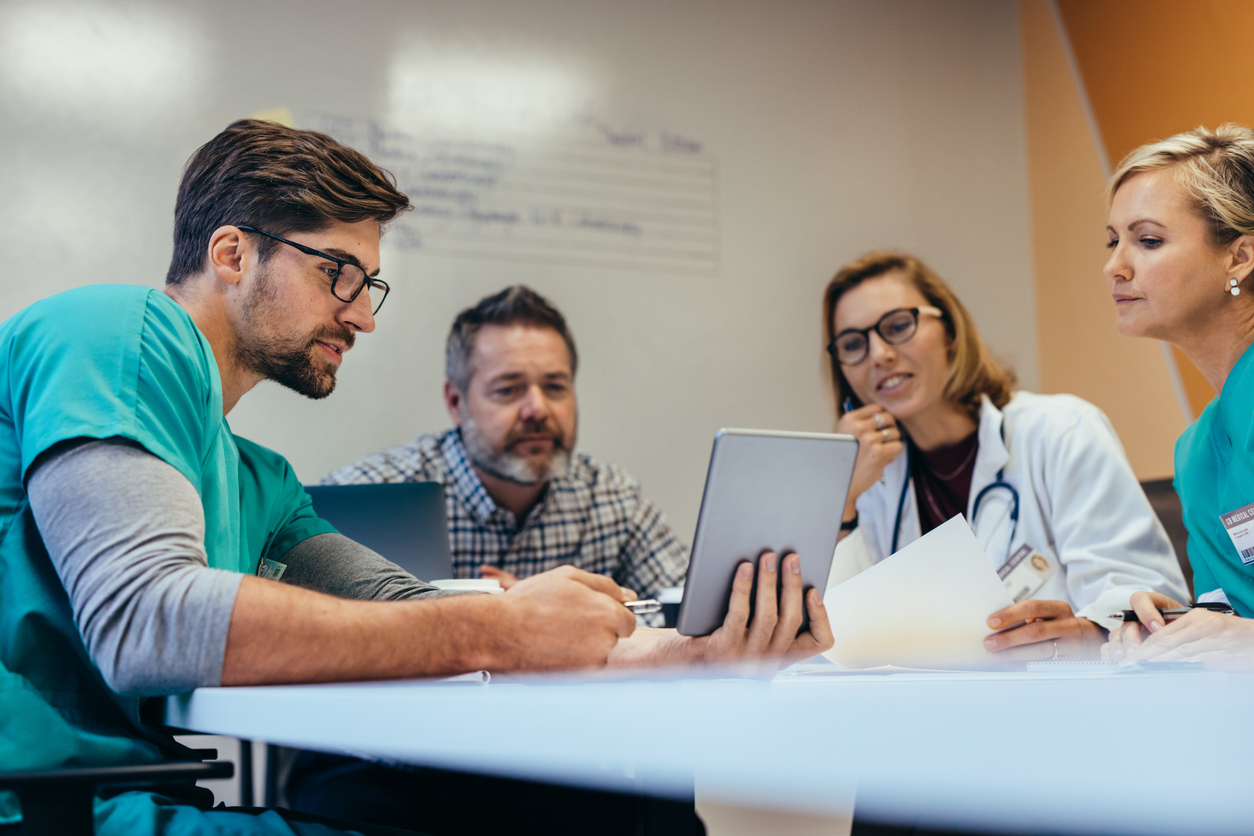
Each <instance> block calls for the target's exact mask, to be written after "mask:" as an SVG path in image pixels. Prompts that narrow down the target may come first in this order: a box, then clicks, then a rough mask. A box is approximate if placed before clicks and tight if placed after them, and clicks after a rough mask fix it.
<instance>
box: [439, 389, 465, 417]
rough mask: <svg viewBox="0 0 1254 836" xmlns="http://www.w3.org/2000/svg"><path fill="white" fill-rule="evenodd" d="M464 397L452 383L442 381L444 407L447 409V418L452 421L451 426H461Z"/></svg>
mask: <svg viewBox="0 0 1254 836" xmlns="http://www.w3.org/2000/svg"><path fill="white" fill-rule="evenodd" d="M464 401H465V396H464V395H463V394H462V393H461V391H460V390H459V389H458V388H457V387H456V386H454V385H453V381H451V380H446V381H444V406H445V408H446V409H448V416H449V417H450V418H452V419H453V426H454V427H460V426H461V425H462V408H463V404H464Z"/></svg>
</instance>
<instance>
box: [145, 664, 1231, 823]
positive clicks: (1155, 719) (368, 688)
mask: <svg viewBox="0 0 1254 836" xmlns="http://www.w3.org/2000/svg"><path fill="white" fill-rule="evenodd" d="M679 676H680V675H679V674H669V675H668V674H667V673H665V672H653V673H651V674H650V678H648V679H645V678H644V676H643V675H642V676H641V677H640V678H637V679H631V680H615V679H614V678H612V677H609V676H605V675H593V676H579V677H577V676H572V675H555V676H535V677H528V678H525V679H522V680H519V679H513V680H507V679H502V678H497V679H494V680H493V681H492V683H491V684H489V685H453V684H437V683H430V682H417V681H407V682H391V683H360V684H342V685H307V686H285V687H264V688H202V689H200V690H198V691H195V692H193V693H192V694H189V695H185V696H181V697H173V698H171V699H170V701H169V707H168V711H167V722H169V723H170V724H171V725H174V726H179V727H183V728H187V729H193V730H195V731H198V732H205V733H211V734H225V735H231V736H234V737H242V738H249V739H257V740H265V741H269V742H272V743H279V744H283V745H288V746H296V747H301V748H308V749H319V750H324V751H338V752H346V753H352V754H361V755H366V756H373V757H378V758H384V759H393V760H397V761H404V762H408V763H415V764H424V765H428V766H437V767H446V768H451V769H459V770H466V771H475V772H485V773H492V774H497V775H504V776H510V777H518V778H529V779H533V780H547V781H556V782H562V783H570V784H576V785H582V786H588V787H597V788H604V789H615V790H620V791H630V792H645V793H651V794H657V795H675V796H683V795H689V796H690V795H691V793H692V788H693V780H694V776H695V779H696V781H697V782H698V786H699V787H700V790H701V792H702V794H703V796H705V797H710V798H713V799H715V800H721V801H724V802H726V803H734V804H740V805H753V806H762V807H778V808H781V809H792V810H801V811H813V812H838V811H839V810H841V809H842V808H844V807H845V806H846V805H847V804H848V803H849V794H850V790H851V789H852V788H853V787H855V786H856V787H857V802H858V810H859V813H860V815H864V816H868V817H875V818H882V819H888V820H891V819H913V818H918V819H919V820H920V821H923V822H927V823H929V824H931V825H933V826H936V827H953V828H955V829H957V828H966V827H970V828H990V829H1002V830H1008V831H1018V830H1022V831H1024V832H1031V831H1051V832H1077V833H1078V832H1089V833H1091V832H1095V831H1103V832H1112V833H1118V832H1124V833H1137V834H1151V833H1162V834H1178V833H1204V834H1208V835H1209V834H1224V833H1248V832H1250V831H1251V830H1254V787H1251V781H1250V777H1249V771H1248V766H1247V764H1249V763H1250V761H1251V758H1252V757H1254V675H1235V674H1222V673H1207V672H1203V673H1150V674H1122V675H1104V676H1092V675H1078V676H1071V675H1063V674H1037V673H1018V674H997V675H988V674H985V675H981V674H900V675H894V676H866V675H863V676H820V675H809V676H789V675H781V676H780V677H778V678H776V680H774V681H772V682H762V681H754V680H746V679H729V678H723V679H720V678H714V677H712V676H711V677H710V678H703V679H692V678H687V679H684V678H679ZM487 718H493V719H491V720H489V719H487Z"/></svg>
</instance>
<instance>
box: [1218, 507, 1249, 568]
mask: <svg viewBox="0 0 1254 836" xmlns="http://www.w3.org/2000/svg"><path fill="white" fill-rule="evenodd" d="M1219 521H1220V522H1221V523H1223V524H1224V531H1227V532H1228V539H1229V540H1231V541H1232V545H1233V546H1235V547H1236V549H1237V554H1238V555H1239V556H1240V557H1241V562H1242V563H1244V564H1245V565H1246V566H1249V565H1250V564H1251V563H1254V504H1251V505H1246V506H1245V507H1244V508H1238V509H1237V510H1235V511H1229V512H1228V513H1226V514H1220V515H1219Z"/></svg>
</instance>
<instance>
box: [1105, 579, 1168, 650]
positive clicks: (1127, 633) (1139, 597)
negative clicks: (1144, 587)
mask: <svg viewBox="0 0 1254 836" xmlns="http://www.w3.org/2000/svg"><path fill="white" fill-rule="evenodd" d="M1184 606H1185V605H1184V604H1181V603H1180V602H1179V601H1175V600H1173V599H1171V598H1168V597H1167V596H1166V595H1163V594H1162V593H1161V592H1133V593H1132V609H1133V610H1135V611H1136V617H1137V619H1138V620H1137V621H1133V622H1131V623H1128V624H1124V625H1123V626H1121V627H1119V628H1118V629H1116V630H1111V631H1110V640H1109V641H1107V642H1106V644H1104V645H1103V646H1102V658H1103V659H1105V660H1106V661H1108V662H1121V661H1123V658H1124V656H1125V655H1127V653H1128V651H1129V650H1130V649H1131V648H1134V647H1137V646H1139V645H1140V644H1141V641H1142V640H1143V639H1144V637H1145V636H1148V635H1150V634H1151V633H1156V632H1158V631H1159V630H1161V629H1162V628H1163V624H1164V623H1166V619H1165V618H1163V614H1162V613H1161V612H1159V610H1174V609H1181V608H1182V607H1184Z"/></svg>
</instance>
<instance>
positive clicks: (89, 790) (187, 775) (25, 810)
mask: <svg viewBox="0 0 1254 836" xmlns="http://www.w3.org/2000/svg"><path fill="white" fill-rule="evenodd" d="M197 754H201V755H204V756H205V757H206V758H216V757H217V756H218V753H217V751H216V750H214V749H200V750H197ZM234 774H235V767H234V766H233V765H232V764H230V763H229V762H225V761H218V762H211V763H205V762H203V761H174V762H168V763H149V764H141V765H139V766H99V767H90V766H89V767H71V768H67V769H53V770H50V771H47V772H7V773H0V790H12V791H13V792H16V793H17V796H18V798H19V799H21V802H22V830H21V833H22V836H91V834H93V833H94V832H95V825H94V823H93V821H92V799H93V798H94V797H95V794H96V790H97V789H98V788H100V787H114V788H116V787H124V788H135V787H144V788H160V787H162V786H165V785H169V784H175V783H186V782H188V781H199V780H203V779H207V778H230V777H231V776H232V775H234Z"/></svg>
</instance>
